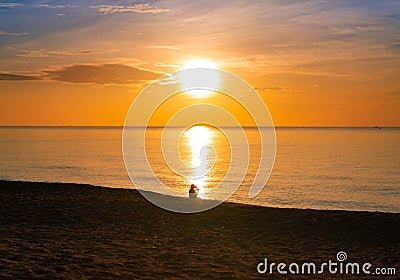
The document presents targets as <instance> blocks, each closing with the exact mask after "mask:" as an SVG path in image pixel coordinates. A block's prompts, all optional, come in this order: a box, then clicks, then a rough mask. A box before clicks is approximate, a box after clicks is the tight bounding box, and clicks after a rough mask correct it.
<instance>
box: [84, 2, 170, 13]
mask: <svg viewBox="0 0 400 280" xmlns="http://www.w3.org/2000/svg"><path fill="white" fill-rule="evenodd" d="M90 7H91V8H94V9H97V10H98V11H99V12H100V13H102V14H113V13H125V12H133V13H151V14H158V13H165V12H168V11H170V9H162V8H158V7H156V6H153V5H150V4H149V3H146V4H136V5H132V6H115V5H96V6H90Z"/></svg>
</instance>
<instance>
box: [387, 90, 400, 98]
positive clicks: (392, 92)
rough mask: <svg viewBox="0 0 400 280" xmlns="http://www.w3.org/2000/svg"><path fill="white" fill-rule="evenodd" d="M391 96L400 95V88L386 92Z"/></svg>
mask: <svg viewBox="0 0 400 280" xmlns="http://www.w3.org/2000/svg"><path fill="white" fill-rule="evenodd" d="M387 95H389V96H391V97H400V90H393V91H390V92H388V93H387Z"/></svg>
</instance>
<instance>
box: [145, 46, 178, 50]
mask: <svg viewBox="0 0 400 280" xmlns="http://www.w3.org/2000/svg"><path fill="white" fill-rule="evenodd" d="M150 48H153V49H167V50H180V48H178V47H175V46H150Z"/></svg>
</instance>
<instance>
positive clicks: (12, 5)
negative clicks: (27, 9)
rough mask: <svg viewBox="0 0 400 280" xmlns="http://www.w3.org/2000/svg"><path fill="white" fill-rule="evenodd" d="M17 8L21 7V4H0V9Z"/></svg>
mask: <svg viewBox="0 0 400 280" xmlns="http://www.w3.org/2000/svg"><path fill="white" fill-rule="evenodd" d="M18 6H22V4H19V3H0V9H1V8H15V7H18Z"/></svg>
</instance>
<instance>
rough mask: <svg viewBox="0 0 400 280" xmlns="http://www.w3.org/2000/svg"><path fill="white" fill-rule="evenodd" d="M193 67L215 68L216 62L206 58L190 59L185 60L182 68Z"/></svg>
mask: <svg viewBox="0 0 400 280" xmlns="http://www.w3.org/2000/svg"><path fill="white" fill-rule="evenodd" d="M195 68H206V69H217V64H216V63H215V62H213V61H211V60H208V59H191V60H188V61H186V64H185V65H184V66H183V67H182V70H185V69H195Z"/></svg>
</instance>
